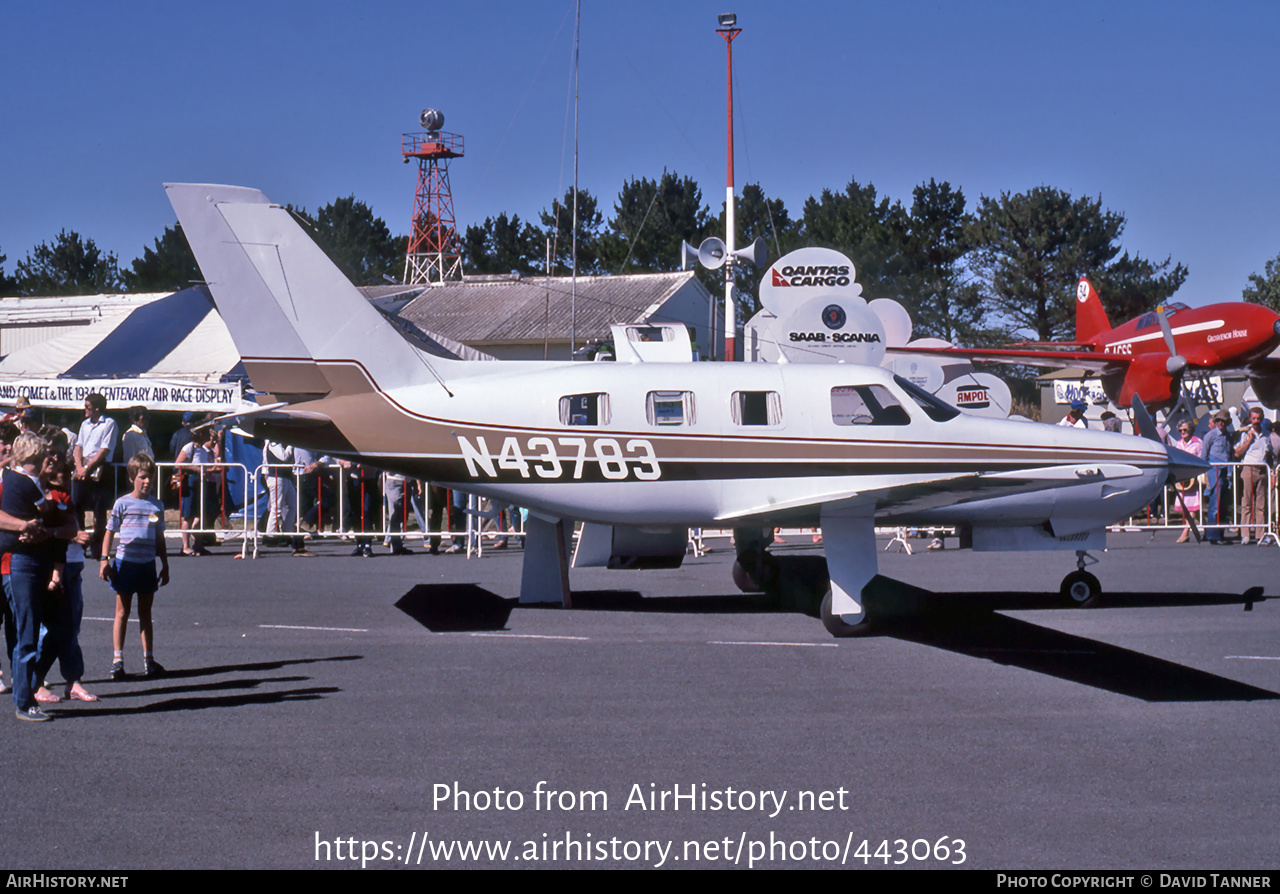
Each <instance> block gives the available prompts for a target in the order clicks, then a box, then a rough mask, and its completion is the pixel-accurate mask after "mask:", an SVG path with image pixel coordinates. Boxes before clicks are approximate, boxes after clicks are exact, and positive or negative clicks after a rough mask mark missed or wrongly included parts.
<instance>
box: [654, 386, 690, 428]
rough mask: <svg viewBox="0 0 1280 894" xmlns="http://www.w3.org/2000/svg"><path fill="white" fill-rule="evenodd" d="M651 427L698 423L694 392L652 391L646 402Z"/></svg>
mask: <svg viewBox="0 0 1280 894" xmlns="http://www.w3.org/2000/svg"><path fill="white" fill-rule="evenodd" d="M645 416H646V418H647V419H648V420H649V424H650V425H693V423H694V422H695V421H697V417H696V414H695V413H694V408H693V392H692V391H650V392H649V396H648V398H646V400H645Z"/></svg>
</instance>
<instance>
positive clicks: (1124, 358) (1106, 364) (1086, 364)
mask: <svg viewBox="0 0 1280 894" xmlns="http://www.w3.org/2000/svg"><path fill="white" fill-rule="evenodd" d="M888 350H889V352H890V353H893V354H924V355H926V356H928V355H934V356H938V357H964V358H965V359H967V360H990V361H993V362H996V363H1022V364H1025V365H1027V366H1043V367H1046V368H1049V369H1066V368H1068V367H1071V368H1079V369H1088V370H1093V371H1095V372H1102V371H1104V370H1112V369H1119V368H1121V367H1126V366H1128V365H1129V364H1130V363H1132V362H1133V356H1131V355H1125V354H1099V353H1098V352H1097V351H1050V350H1044V351H1036V350H1031V349H1026V348H954V347H952V348H923V347H909V346H902V347H890V348H889V349H888Z"/></svg>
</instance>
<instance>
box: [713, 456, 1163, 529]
mask: <svg viewBox="0 0 1280 894" xmlns="http://www.w3.org/2000/svg"><path fill="white" fill-rule="evenodd" d="M1141 474H1142V470H1141V469H1139V468H1138V467H1137V466H1131V465H1128V464H1126V463H1110V464H1103V465H1083V466H1082V465H1068V466H1050V467H1047V468H1040V469H1026V470H1019V471H1017V472H966V473H961V474H957V475H944V476H940V477H936V478H927V479H922V480H918V481H907V482H902V483H893V484H886V485H884V486H882V487H875V488H867V489H863V490H847V489H846V490H836V491H831V492H829V493H825V494H817V495H811V496H808V497H805V498H803V499H798V500H791V501H787V502H775V503H769V504H764V505H760V506H754V507H751V508H749V509H743V510H740V511H737V512H731V513H727V514H725V515H722V516H719V517H718V518H717V519H716V521H721V522H739V521H743V520H745V519H768V518H777V517H779V516H786V515H788V514H800V513H803V512H812V511H813V510H815V509H817V508H819V507H832V508H843V507H845V506H855V505H863V506H870V505H874V506H875V511H876V512H893V513H899V512H905V511H919V510H924V509H933V508H936V507H940V506H952V505H955V504H957V503H965V502H968V501H970V500H980V499H986V498H988V497H995V496H1006V495H1010V494H1019V493H1030V492H1033V491H1040V490H1051V489H1053V488H1055V487H1065V486H1068V485H1074V484H1082V483H1086V482H1089V481H1113V480H1117V479H1121V478H1132V477H1135V476H1137V475H1141Z"/></svg>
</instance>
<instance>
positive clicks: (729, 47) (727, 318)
mask: <svg viewBox="0 0 1280 894" xmlns="http://www.w3.org/2000/svg"><path fill="white" fill-rule="evenodd" d="M717 21H718V22H719V23H720V26H721V27H719V28H717V29H716V33H717V34H719V35H720V36H721V37H723V38H724V48H725V54H726V59H727V63H728V67H727V74H726V84H727V91H728V92H727V102H726V106H727V111H728V120H727V132H728V136H727V143H728V161H727V164H726V166H725V172H726V177H725V204H724V228H725V234H724V235H725V239H724V242H725V248H726V250H727V254H728V255H730V256H732V255H733V253H734V245H735V241H734V240H735V231H736V230H737V218H736V214H735V210H734V195H733V191H734V184H733V39H734V38H735V37H737V36H738V35H739V34H741V33H742V29H741V28H737V27H734V26H735V25H737V24H738V17H737V16H736V15H734V14H733V13H723V14H721V15H719V16H717ZM737 331H738V314H737V311H736V309H735V302H734V300H733V264H725V265H724V359H725V360H733V359H734V356H733V355H734V350H733V346H734V341H735V339H736V338H737Z"/></svg>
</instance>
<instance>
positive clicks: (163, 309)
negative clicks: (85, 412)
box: [0, 286, 241, 412]
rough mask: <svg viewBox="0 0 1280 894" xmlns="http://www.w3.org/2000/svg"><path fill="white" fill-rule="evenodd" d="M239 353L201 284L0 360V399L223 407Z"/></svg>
mask: <svg viewBox="0 0 1280 894" xmlns="http://www.w3.org/2000/svg"><path fill="white" fill-rule="evenodd" d="M239 363H240V355H239V354H238V353H237V352H236V348H235V345H234V344H233V343H232V341H231V336H230V335H229V334H228V332H227V327H226V325H225V324H224V323H223V322H222V318H221V317H219V316H218V313H217V311H216V310H214V307H213V302H212V301H211V300H210V298H209V294H208V292H207V291H206V290H205V289H204V287H203V286H196V287H194V288H190V289H184V290H183V291H181V292H175V293H174V294H172V295H166V296H164V297H162V298H159V299H157V300H155V301H151V302H148V303H146V304H143V305H141V306H138V307H134V308H131V309H129V310H127V311H125V312H122V313H119V314H112V315H109V316H105V317H104V318H103V319H101V320H99V321H97V322H95V323H92V324H90V325H88V326H84V327H78V328H77V329H75V330H73V331H71V332H67V333H65V334H63V335H59V336H57V337H56V338H52V339H49V340H48V341H44V342H40V343H39V344H35V345H32V346H30V347H27V348H22V349H20V350H16V351H14V352H13V353H11V354H9V355H8V356H7V357H5V358H4V359H3V360H2V361H0V404H6V405H10V406H12V404H13V402H14V401H16V400H17V399H18V398H19V397H27V398H28V399H30V401H31V402H32V403H33V404H35V405H36V406H39V407H53V408H57V409H71V410H78V409H80V408H81V407H82V406H83V405H84V398H85V395H87V394H88V393H89V392H91V391H97V392H98V393H100V394H102V395H104V396H105V397H106V398H107V402H108V406H109V407H111V408H113V409H117V408H123V407H129V406H133V405H135V404H140V405H142V406H145V407H147V408H148V409H150V410H153V411H155V410H179V411H181V410H195V411H209V410H214V411H219V412H231V411H233V410H236V409H238V408H239V407H240V397H241V394H240V392H241V388H240V384H239V382H238V381H223V380H224V379H226V378H228V376H229V375H230V374H231V373H233V371H235V370H236V367H237V366H238V365H239Z"/></svg>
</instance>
